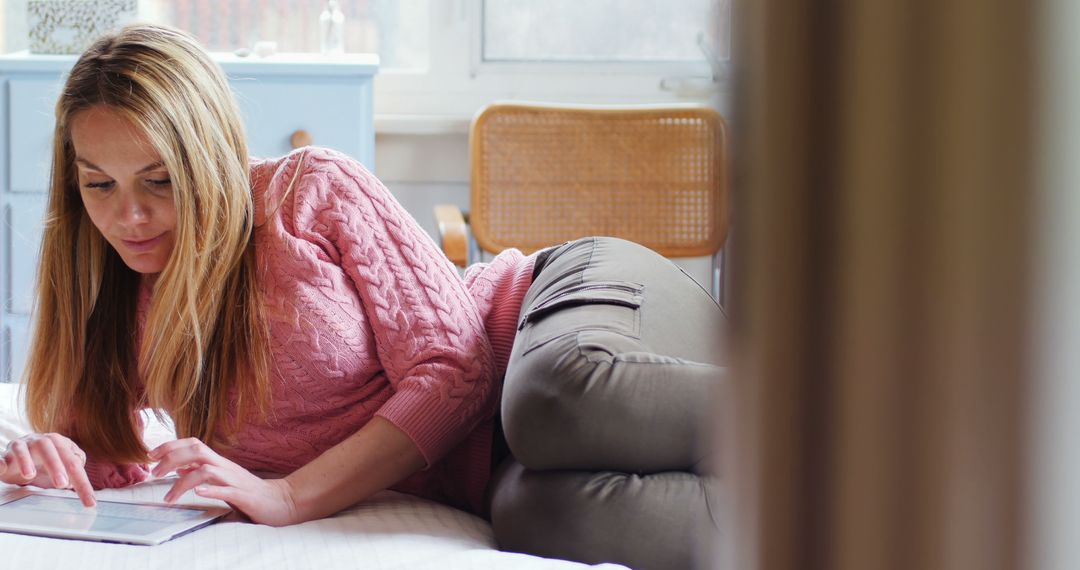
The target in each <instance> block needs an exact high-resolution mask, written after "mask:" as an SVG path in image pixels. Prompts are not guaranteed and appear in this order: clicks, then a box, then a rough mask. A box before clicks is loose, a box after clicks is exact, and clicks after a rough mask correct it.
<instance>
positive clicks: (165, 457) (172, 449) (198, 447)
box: [150, 437, 219, 477]
mask: <svg viewBox="0 0 1080 570" xmlns="http://www.w3.org/2000/svg"><path fill="white" fill-rule="evenodd" d="M218 457H219V456H218V454H217V453H214V450H212V449H210V447H209V446H208V445H206V444H205V443H203V442H201V441H199V440H198V439H195V438H192V437H189V438H187V439H180V440H176V441H170V442H168V443H163V444H161V445H159V446H158V447H156V448H155V449H153V450H152V451H150V458H151V459H154V460H157V462H158V464H157V466H156V467H154V470H153V471H152V472H151V473H152V474H153V475H154V476H155V477H161V476H162V475H165V474H166V473H169V472H170V471H175V470H177V469H183V468H185V467H187V466H192V467H195V466H201V465H203V464H216V463H217V459H218Z"/></svg>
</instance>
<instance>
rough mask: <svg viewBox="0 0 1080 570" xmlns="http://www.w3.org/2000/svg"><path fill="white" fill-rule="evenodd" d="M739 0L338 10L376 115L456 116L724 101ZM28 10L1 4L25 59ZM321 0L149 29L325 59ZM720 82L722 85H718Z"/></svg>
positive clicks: (156, 6)
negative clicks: (519, 106) (507, 102)
mask: <svg viewBox="0 0 1080 570" xmlns="http://www.w3.org/2000/svg"><path fill="white" fill-rule="evenodd" d="M731 1H732V0H665V1H662V2H661V1H659V0H338V4H339V6H340V9H341V11H342V12H343V14H344V16H345V49H346V51H351V52H372V51H374V52H376V53H378V54H379V55H380V60H381V63H380V71H379V75H378V76H377V77H376V79H375V105H376V109H375V111H376V113H377V114H383V115H386V114H391V115H448V116H451V117H455V118H456V119H455V120H460V118H462V117H465V118H467V117H470V116H472V114H473V113H475V112H476V110H477V109H479V107H480V106H482V105H484V104H486V103H488V102H491V101H493V100H497V99H518V100H535V101H550V102H573V103H658V102H681V101H688V102H707V103H717V102H718V101H719V97H720V95H719V94H720V90H721V88H723V87H724V84H723V82H722V79H723V75H724V66H725V65H726V63H725V62H726V60H727V58H728V55H729V53H730V48H729V39H728V38H729V35H730V34H729V26H728V22H729V20H730V11H731ZM26 4H27V0H0V19H2V21H0V48H2V49H3V51H5V52H7V51H16V50H21V49H26V47H27V43H28V42H27V38H26V35H27V34H26ZM325 6H326V0H139V11H140V19H142V20H146V21H153V22H162V23H166V24H170V25H174V26H177V27H179V28H182V29H186V30H188V31H189V32H191V33H192V34H194V35H195V36H196V37H198V38H199V40H200V41H201V42H202V43H203V44H204V45H206V46H207V47H208V48H209V49H210V50H213V51H233V50H235V49H237V48H241V47H247V48H250V47H252V46H253V44H254V42H256V41H263V40H265V41H275V42H277V49H278V51H282V52H286V51H318V50H319V43H320V33H319V15H320V14H321V13H322V11H323V10H324V8H325ZM718 79H720V80H718Z"/></svg>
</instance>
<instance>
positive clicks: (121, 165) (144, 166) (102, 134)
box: [70, 106, 176, 273]
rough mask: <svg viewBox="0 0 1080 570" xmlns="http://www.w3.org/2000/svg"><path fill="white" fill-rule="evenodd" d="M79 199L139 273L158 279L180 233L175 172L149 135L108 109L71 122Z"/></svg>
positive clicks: (93, 110) (82, 113) (83, 113)
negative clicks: (168, 167)
mask: <svg viewBox="0 0 1080 570" xmlns="http://www.w3.org/2000/svg"><path fill="white" fill-rule="evenodd" d="M70 128H71V142H72V144H73V145H74V147H75V163H76V168H77V169H78V177H79V193H80V194H81V195H82V201H83V206H84V207H85V208H86V213H87V214H88V215H89V216H90V220H91V221H92V222H93V223H94V226H96V227H97V229H98V231H100V232H101V235H103V236H105V239H106V240H107V241H108V242H109V244H111V245H112V246H113V248H115V249H116V252H117V253H119V254H120V257H121V258H122V259H123V260H124V263H126V264H127V266H128V267H130V268H131V269H133V270H134V271H137V272H139V273H158V272H160V271H161V270H162V269H164V268H165V264H166V262H168V260H169V254H170V253H172V249H173V243H174V239H175V229H176V206H175V205H174V204H173V196H172V182H171V179H170V177H169V171H168V170H166V169H165V165H164V164H162V162H161V155H160V154H158V152H157V151H156V150H154V147H153V146H152V145H151V144H150V142H149V140H148V138H147V136H146V134H145V133H144V132H142V130H140V129H139V127H137V126H135V125H134V124H132V123H131V122H130V121H128V120H127V119H126V118H124V116H123V115H121V114H120V113H118V112H117V111H115V110H113V109H110V108H108V107H105V106H96V107H91V108H89V109H87V110H85V111H80V112H79V113H76V114H75V116H74V117H73V118H72V121H71V127H70Z"/></svg>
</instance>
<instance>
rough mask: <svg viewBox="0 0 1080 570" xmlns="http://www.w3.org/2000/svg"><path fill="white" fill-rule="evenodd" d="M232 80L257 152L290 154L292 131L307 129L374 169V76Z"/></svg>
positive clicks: (314, 140) (321, 141) (316, 138)
mask: <svg viewBox="0 0 1080 570" xmlns="http://www.w3.org/2000/svg"><path fill="white" fill-rule="evenodd" d="M231 84H232V87H233V90H234V91H235V93H236V98H237V101H238V103H239V105H240V111H241V114H242V115H243V117H244V125H245V128H246V130H247V135H248V153H250V154H251V155H253V156H258V157H275V156H281V155H283V154H286V153H288V152H289V151H290V150H292V146H291V145H290V143H289V139H290V137H292V134H293V133H294V132H296V131H297V130H305V131H307V132H308V133H310V134H311V138H312V144H313V145H317V146H324V147H329V148H333V149H336V150H339V151H341V152H343V153H345V154H348V155H349V156H352V157H354V158H356V159H357V160H360V161H361V162H364V163H365V166H367V167H368V168H373V164H372V163H371V161H372V159H373V158H374V149H373V148H372V144H373V142H372V140H371V139H372V138H373V137H371V133H372V132H373V128H374V127H373V125H372V124H371V117H372V115H371V102H372V93H371V80H370V79H365V80H363V81H356V80H355V79H353V80H339V79H337V78H318V79H310V80H305V78H303V77H288V78H284V77H261V78H258V79H249V78H240V77H234V78H232V79H231Z"/></svg>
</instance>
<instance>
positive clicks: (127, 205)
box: [120, 193, 150, 225]
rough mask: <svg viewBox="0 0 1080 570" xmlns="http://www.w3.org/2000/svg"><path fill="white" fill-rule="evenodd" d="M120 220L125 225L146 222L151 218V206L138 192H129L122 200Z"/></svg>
mask: <svg viewBox="0 0 1080 570" xmlns="http://www.w3.org/2000/svg"><path fill="white" fill-rule="evenodd" d="M120 220H121V222H122V223H124V224H125V225H138V224H144V223H146V222H148V221H149V220H150V208H149V207H148V205H147V204H146V203H145V202H144V201H143V200H141V199H140V197H139V196H138V194H136V193H131V194H128V195H126V196H125V197H124V198H123V199H122V200H121V202H120Z"/></svg>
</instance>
